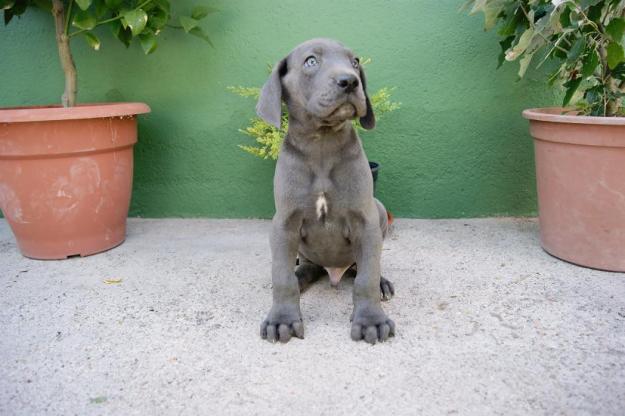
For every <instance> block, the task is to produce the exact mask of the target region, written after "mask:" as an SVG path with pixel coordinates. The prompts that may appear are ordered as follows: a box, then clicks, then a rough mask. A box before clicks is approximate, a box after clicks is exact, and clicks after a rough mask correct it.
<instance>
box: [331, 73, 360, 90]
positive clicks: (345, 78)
mask: <svg viewBox="0 0 625 416" xmlns="http://www.w3.org/2000/svg"><path fill="white" fill-rule="evenodd" d="M336 83H337V84H338V86H339V87H341V88H342V89H344V90H345V92H352V91H354V90H355V89H356V88H357V87H358V78H357V77H356V75H353V74H341V75H339V76H337V77H336Z"/></svg>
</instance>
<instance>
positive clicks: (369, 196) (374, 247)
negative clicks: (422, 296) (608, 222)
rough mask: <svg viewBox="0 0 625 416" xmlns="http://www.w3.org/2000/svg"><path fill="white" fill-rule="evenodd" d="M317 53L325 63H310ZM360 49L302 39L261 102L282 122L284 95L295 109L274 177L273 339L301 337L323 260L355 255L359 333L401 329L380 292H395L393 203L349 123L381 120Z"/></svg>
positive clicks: (269, 326) (338, 264)
mask: <svg viewBox="0 0 625 416" xmlns="http://www.w3.org/2000/svg"><path fill="white" fill-rule="evenodd" d="M309 56H314V57H315V58H316V60H317V65H314V60H310V61H309V63H310V65H308V66H305V65H304V63H305V62H306V61H307V58H308V57H309ZM354 59H355V57H354V55H353V54H352V52H351V51H350V50H348V49H346V48H345V47H344V46H343V45H341V44H340V43H338V42H336V41H333V40H330V39H313V40H310V41H308V42H304V43H303V44H301V45H299V46H297V47H296V48H295V49H294V50H293V51H292V52H291V53H290V54H289V55H288V56H287V57H286V58H284V59H283V60H281V61H280V62H279V63H278V64H277V65H276V66H275V68H274V70H273V73H272V74H271V76H270V77H269V79H268V80H267V82H266V83H265V85H264V86H263V89H262V91H261V96H260V99H259V101H258V105H257V107H256V108H257V113H258V115H259V116H260V117H262V118H263V119H265V120H266V121H267V122H269V123H271V124H273V125H275V126H279V125H280V120H281V117H280V114H281V103H282V101H284V102H285V103H286V105H287V108H288V112H289V130H288V132H287V135H286V138H285V140H284V143H283V145H282V150H281V153H280V157H279V158H278V163H277V166H276V172H275V177H274V198H275V205H276V214H275V216H274V218H273V223H272V233H271V238H270V242H271V253H272V281H273V305H272V307H271V310H270V311H269V314H268V315H267V318H266V319H265V320H264V321H263V323H262V324H261V331H260V332H261V336H262V337H263V338H265V339H267V340H269V341H271V342H275V341H281V342H287V341H289V340H290V338H291V336H296V337H299V338H303V336H304V328H303V324H302V314H301V311H300V284H303V285H306V284H310V283H311V282H312V281H314V280H316V279H317V278H318V277H319V276H320V274H322V273H323V272H324V269H323V268H346V267H349V266H350V265H353V264H354V263H356V265H357V272H356V278H355V281H354V290H353V300H354V311H353V314H352V329H351V336H352V339H354V340H361V339H364V340H365V341H366V342H369V343H371V344H375V343H376V342H377V341H385V340H386V339H387V338H388V337H389V336H393V334H394V331H395V324H394V323H393V321H391V320H390V319H389V318H388V317H387V316H386V313H385V312H384V311H383V310H382V306H381V299H380V298H381V293H382V295H383V296H384V297H390V296H392V294H393V293H394V289H393V286H392V284H391V283H390V282H388V281H387V280H385V279H384V280H383V279H382V277H381V275H380V255H381V251H382V239H383V237H384V235H385V234H386V230H387V227H388V224H387V213H386V210H385V208H384V206H383V205H382V204H381V203H380V202H379V201H378V200H376V199H375V198H374V197H373V180H372V176H371V172H370V169H369V164H368V162H367V158H366V156H365V153H364V150H363V148H362V144H361V142H360V138H359V137H358V135H357V134H356V131H355V130H354V128H353V127H352V124H351V120H353V119H354V118H356V117H359V118H360V122H361V125H362V126H363V127H365V128H367V129H371V128H373V127H374V126H375V116H374V114H373V111H372V109H371V103H370V101H369V98H368V96H367V93H366V81H365V77H364V72H363V71H362V68H360V66H359V65H357V64H356V65H355V64H354ZM298 256H299V257H300V260H301V262H302V264H301V265H300V266H299V268H298V270H297V271H295V264H296V258H297V257H298ZM298 278H299V281H298Z"/></svg>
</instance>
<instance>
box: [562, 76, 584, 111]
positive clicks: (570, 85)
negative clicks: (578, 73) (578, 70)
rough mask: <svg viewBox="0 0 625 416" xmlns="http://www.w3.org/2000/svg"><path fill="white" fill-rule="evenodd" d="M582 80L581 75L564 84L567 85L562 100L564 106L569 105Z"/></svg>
mask: <svg viewBox="0 0 625 416" xmlns="http://www.w3.org/2000/svg"><path fill="white" fill-rule="evenodd" d="M581 82H582V78H581V77H580V78H577V79H572V80H569V81H567V82H566V83H564V86H565V87H566V94H565V95H564V100H562V107H566V106H567V105H569V102H570V101H571V98H573V94H575V91H577V88H578V87H579V84H581Z"/></svg>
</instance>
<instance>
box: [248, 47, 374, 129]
mask: <svg viewBox="0 0 625 416" xmlns="http://www.w3.org/2000/svg"><path fill="white" fill-rule="evenodd" d="M282 100H284V101H285V102H286V103H287V106H288V109H289V112H290V114H291V116H294V117H295V118H297V119H304V118H305V119H312V120H313V121H314V122H315V124H316V125H317V126H319V127H335V126H338V125H340V124H342V123H344V122H345V121H347V120H352V119H355V118H360V124H361V125H362V127H364V128H366V129H372V128H374V127H375V116H374V114H373V110H372V109H371V102H370V101H369V97H368V96H367V88H366V81H365V74H364V72H363V70H362V68H361V67H360V62H359V61H358V58H356V57H355V56H354V54H353V53H352V52H351V51H350V50H349V49H347V48H345V47H344V46H343V45H341V44H340V43H338V42H336V41H334V40H330V39H313V40H309V41H307V42H304V43H302V44H301V45H299V46H297V47H296V48H295V49H294V50H293V51H292V52H291V53H290V54H289V55H288V56H287V57H286V58H284V59H282V60H281V61H280V62H278V63H277V64H276V66H275V67H274V69H273V72H272V73H271V75H270V77H269V79H268V80H267V82H266V83H265V85H264V86H263V88H262V90H261V94H260V99H259V100H258V104H257V106H256V112H257V113H258V115H259V116H260V117H261V118H263V119H264V120H265V121H267V122H268V123H270V124H273V125H274V126H276V127H280V120H281V117H280V116H281V102H282Z"/></svg>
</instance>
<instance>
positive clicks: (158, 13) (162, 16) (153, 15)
mask: <svg viewBox="0 0 625 416" xmlns="http://www.w3.org/2000/svg"><path fill="white" fill-rule="evenodd" d="M168 21H169V14H168V13H167V11H166V10H165V9H162V8H160V7H155V8H154V9H152V10H150V13H149V18H148V25H149V26H150V27H151V28H153V29H162V28H163V27H165V25H166V24H167V22H168Z"/></svg>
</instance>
